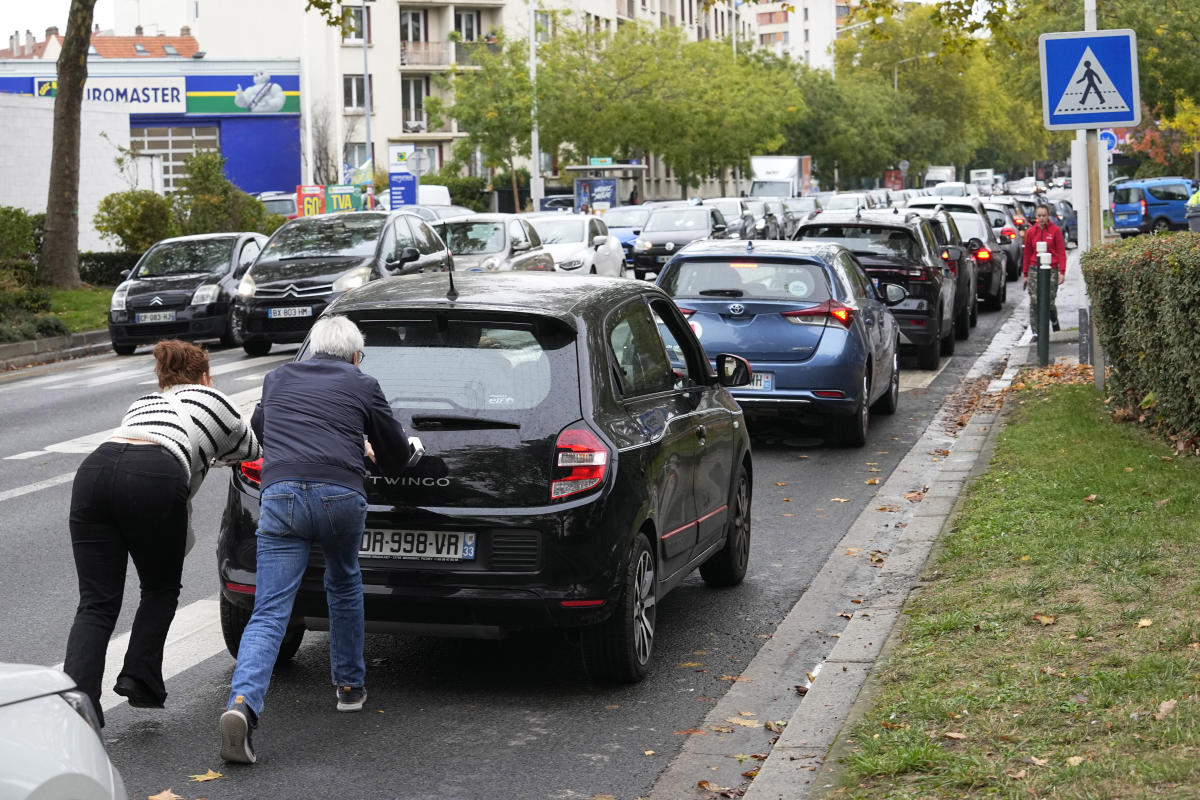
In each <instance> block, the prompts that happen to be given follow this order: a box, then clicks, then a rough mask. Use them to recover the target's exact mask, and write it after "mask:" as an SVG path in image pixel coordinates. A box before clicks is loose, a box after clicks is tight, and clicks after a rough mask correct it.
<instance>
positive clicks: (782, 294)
mask: <svg viewBox="0 0 1200 800" xmlns="http://www.w3.org/2000/svg"><path fill="white" fill-rule="evenodd" d="M661 287H662V289H663V291H665V292H666V293H667V294H669V295H671V296H672V297H755V298H765V299H772V300H797V301H799V300H803V301H810V302H814V303H821V302H824V301H825V300H828V299H829V297H830V294H829V279H828V278H827V277H826V275H825V270H824V269H823V268H822V267H820V266H819V265H817V264H814V263H805V262H795V261H791V262H788V263H781V262H770V261H724V260H721V261H699V260H692V259H685V260H683V261H680V262H676V264H675V268H674V269H672V270H670V272H668V273H667V275H665V276H664V277H663V281H662V284H661Z"/></svg>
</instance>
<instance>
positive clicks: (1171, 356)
mask: <svg viewBox="0 0 1200 800" xmlns="http://www.w3.org/2000/svg"><path fill="white" fill-rule="evenodd" d="M1081 264H1082V267H1083V274H1084V277H1085V278H1086V279H1087V286H1088V295H1089V297H1090V298H1091V303H1092V314H1093V315H1094V318H1095V324H1096V329H1097V335H1098V337H1099V339H1100V343H1101V344H1102V345H1103V346H1104V350H1105V354H1106V355H1107V357H1108V362H1109V364H1110V366H1111V367H1112V372H1111V375H1110V382H1111V386H1112V390H1113V395H1114V397H1116V398H1117V399H1118V400H1119V401H1120V402H1122V403H1124V404H1125V405H1127V406H1141V407H1143V408H1145V409H1147V410H1148V415H1147V418H1148V419H1149V420H1151V421H1154V422H1159V423H1162V424H1163V425H1164V426H1165V427H1166V428H1167V429H1168V431H1169V432H1170V433H1172V434H1174V435H1175V436H1177V437H1180V438H1183V439H1189V438H1191V437H1194V436H1196V435H1197V434H1200V401H1198V398H1200V234H1197V233H1184V232H1180V233H1170V234H1164V235H1158V236H1137V237H1134V238H1131V239H1125V240H1123V241H1120V242H1114V243H1112V244H1107V245H1103V246H1101V247H1097V248H1093V249H1092V250H1090V251H1088V252H1087V253H1084V254H1083V257H1082V260H1081Z"/></svg>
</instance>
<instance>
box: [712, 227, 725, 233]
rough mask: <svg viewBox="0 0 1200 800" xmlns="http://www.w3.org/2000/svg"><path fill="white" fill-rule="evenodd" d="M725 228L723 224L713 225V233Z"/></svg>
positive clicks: (723, 230)
mask: <svg viewBox="0 0 1200 800" xmlns="http://www.w3.org/2000/svg"><path fill="white" fill-rule="evenodd" d="M725 230H726V229H725V226H724V225H713V233H724V232H725Z"/></svg>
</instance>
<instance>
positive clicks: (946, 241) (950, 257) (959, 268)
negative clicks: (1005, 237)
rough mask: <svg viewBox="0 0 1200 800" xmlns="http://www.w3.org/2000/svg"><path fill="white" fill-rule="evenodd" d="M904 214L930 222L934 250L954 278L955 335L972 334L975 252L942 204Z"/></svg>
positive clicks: (976, 316) (975, 317)
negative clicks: (923, 218) (921, 217)
mask: <svg viewBox="0 0 1200 800" xmlns="http://www.w3.org/2000/svg"><path fill="white" fill-rule="evenodd" d="M963 199H964V200H965V198H963ZM906 213H907V214H916V215H919V216H923V217H925V218H926V219H928V220H929V221H930V222H931V223H932V224H931V225H930V230H931V231H932V232H933V240H934V246H935V249H936V252H937V253H938V254H939V255H940V257H941V258H942V261H943V262H945V264H946V266H948V267H949V268H950V272H951V273H952V274H953V275H954V277H955V284H954V337H955V338H956V339H960V340H962V339H966V338H967V337H968V336H970V335H971V328H973V327H975V325H977V324H978V323H979V297H978V296H977V294H976V286H977V285H978V282H979V265H978V263H977V262H976V261H975V257H974V251H973V250H972V249H971V248H969V247H968V246H967V244H966V237H965V236H963V235H962V234H961V233H960V232H959V230H958V225H957V224H956V223H955V221H954V217H952V216H951V215H950V212H949V211H947V210H946V209H945V208H944V207H943V206H942V205H941V204H938V205H936V206H914V207H912V208H910V209H908V211H907V212H906ZM942 352H943V355H949V353H946V352H945V348H943V351H942ZM951 352H953V351H951Z"/></svg>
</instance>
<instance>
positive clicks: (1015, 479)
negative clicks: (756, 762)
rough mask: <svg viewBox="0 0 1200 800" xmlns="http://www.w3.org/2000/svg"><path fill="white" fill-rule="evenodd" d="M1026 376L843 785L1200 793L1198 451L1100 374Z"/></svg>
mask: <svg viewBox="0 0 1200 800" xmlns="http://www.w3.org/2000/svg"><path fill="white" fill-rule="evenodd" d="M1025 385H1026V387H1027V388H1025V389H1023V390H1019V391H1012V392H1010V393H1009V395H1008V398H1007V401H1006V404H1007V405H1008V406H1009V418H1008V420H1007V424H1006V426H1005V428H1004V430H1003V431H1002V432H1001V434H1000V438H999V440H998V443H997V448H996V452H995V455H994V457H993V460H992V463H991V465H990V467H989V470H988V471H987V472H986V473H985V474H983V475H982V476H980V477H979V478H978V479H977V480H976V481H974V482H973V483H972V484H971V485H970V486H969V487H968V488H967V491H966V497H965V500H964V504H963V506H962V508H961V511H960V514H959V516H958V517H957V519H956V522H955V524H954V526H953V530H952V531H950V532H949V533H948V534H947V535H946V536H945V537H944V540H943V541H942V542H941V549H940V550H939V551H938V552H937V553H936V555H935V557H934V559H933V560H932V561H931V563H930V565H929V566H928V568H927V570H926V574H925V578H926V582H925V584H924V585H923V587H922V588H920V589H919V590H918V591H917V592H915V593H914V594H913V596H912V597H911V598H910V601H909V603H908V605H907V606H906V608H905V614H904V620H905V621H904V623H903V627H902V628H901V630H900V632H899V634H898V639H897V644H896V646H895V648H894V649H892V650H891V651H890V652H889V653H888V655H887V656H886V660H885V661H884V662H883V663H881V665H880V672H879V673H878V677H877V679H876V680H874V681H873V682H872V684H871V685H870V688H869V690H868V691H869V692H870V693H871V694H872V695H873V696H872V697H871V702H872V703H873V707H872V709H871V710H870V711H869V712H868V713H867V714H866V715H865V716H864V718H863V719H862V720H861V721H860V722H859V723H858V724H856V725H855V726H854V727H853V728H852V729H851V731H850V733H849V735H848V738H847V740H846V741H845V742H844V743H842V745H841V746H840V748H839V751H838V752H839V753H840V758H839V760H840V764H839V765H838V769H839V778H838V782H837V783H836V784H835V785H834V787H835V788H833V789H831V790H827V792H829V793H832V794H833V796H836V797H839V798H842V797H845V798H864V799H865V798H889V800H892V799H894V798H976V797H978V798H982V797H987V798H997V797H999V798H1022V799H1023V800H1029V798H1031V797H1054V798H1134V797H1150V796H1153V797H1165V798H1195V797H1197V796H1200V757H1198V756H1200V701H1198V691H1197V690H1198V687H1200V616H1198V615H1197V614H1196V609H1197V607H1198V605H1200V575H1198V574H1197V568H1196V560H1197V548H1196V540H1197V537H1198V535H1200V534H1198V530H1197V528H1198V526H1197V519H1200V514H1198V513H1197V512H1198V511H1200V464H1197V463H1196V461H1195V459H1186V458H1184V459H1181V458H1177V457H1176V456H1175V453H1174V452H1173V451H1172V450H1170V449H1168V448H1167V446H1166V445H1164V444H1163V443H1162V442H1160V441H1158V440H1156V439H1153V438H1152V437H1151V435H1149V434H1148V433H1147V432H1146V431H1144V430H1143V429H1141V428H1138V427H1136V426H1133V425H1127V424H1126V425H1121V424H1116V423H1114V422H1112V421H1111V419H1110V416H1109V412H1108V410H1107V409H1106V408H1105V406H1104V403H1103V401H1102V399H1101V398H1099V397H1098V396H1097V395H1096V392H1095V391H1094V389H1093V388H1092V387H1091V386H1079V385H1055V384H1053V383H1051V384H1039V383H1038V382H1037V381H1031V382H1029V383H1028V384H1025Z"/></svg>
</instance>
